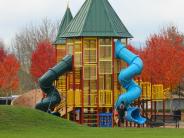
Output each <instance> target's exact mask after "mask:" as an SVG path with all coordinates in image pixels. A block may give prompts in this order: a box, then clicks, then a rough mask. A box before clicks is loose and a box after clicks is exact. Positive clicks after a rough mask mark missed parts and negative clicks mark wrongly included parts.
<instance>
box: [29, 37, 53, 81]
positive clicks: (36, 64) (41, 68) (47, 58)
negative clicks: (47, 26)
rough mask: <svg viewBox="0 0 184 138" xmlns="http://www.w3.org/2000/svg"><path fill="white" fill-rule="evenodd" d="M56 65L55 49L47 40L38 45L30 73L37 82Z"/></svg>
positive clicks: (33, 55)
mask: <svg viewBox="0 0 184 138" xmlns="http://www.w3.org/2000/svg"><path fill="white" fill-rule="evenodd" d="M55 64H56V52H55V48H54V47H53V46H52V45H51V43H50V42H49V41H47V40H44V41H41V42H39V43H38V45H37V48H36V50H35V51H34V52H33V53H32V58H31V68H30V72H31V74H32V76H33V78H34V79H35V81H37V79H38V78H40V77H41V76H42V75H43V74H44V73H45V72H47V70H48V69H49V68H51V67H53V66H54V65H55Z"/></svg>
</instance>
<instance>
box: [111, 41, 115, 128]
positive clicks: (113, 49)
mask: <svg viewBox="0 0 184 138" xmlns="http://www.w3.org/2000/svg"><path fill="white" fill-rule="evenodd" d="M114 53H115V44H114V39H113V38H112V82H111V83H112V127H114V123H115V122H114V104H115V99H114V96H115V95H114V80H115V73H114V66H115V62H114V61H115V56H114V55H115V54H114Z"/></svg>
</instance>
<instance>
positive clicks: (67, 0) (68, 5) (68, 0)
mask: <svg viewBox="0 0 184 138" xmlns="http://www.w3.org/2000/svg"><path fill="white" fill-rule="evenodd" d="M67 8H69V0H67Z"/></svg>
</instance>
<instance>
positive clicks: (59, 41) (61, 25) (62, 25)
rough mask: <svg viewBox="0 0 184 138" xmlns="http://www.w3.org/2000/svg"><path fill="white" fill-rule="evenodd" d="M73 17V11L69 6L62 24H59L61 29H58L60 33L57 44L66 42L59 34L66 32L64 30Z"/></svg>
mask: <svg viewBox="0 0 184 138" xmlns="http://www.w3.org/2000/svg"><path fill="white" fill-rule="evenodd" d="M72 19H73V16H72V13H71V11H70V8H69V7H67V9H66V12H65V14H64V17H63V19H62V21H61V24H60V26H59V31H58V34H57V37H56V41H55V44H62V43H64V42H65V39H63V38H60V37H59V36H60V35H61V34H62V33H63V32H64V30H65V29H66V27H67V26H68V25H69V23H70V22H71V20H72Z"/></svg>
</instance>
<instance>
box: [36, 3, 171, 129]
mask: <svg viewBox="0 0 184 138" xmlns="http://www.w3.org/2000/svg"><path fill="white" fill-rule="evenodd" d="M129 38H132V35H131V34H130V33H129V32H128V30H127V29H126V27H125V26H124V25H123V23H122V22H121V20H120V18H119V17H118V15H117V14H116V13H115V11H114V10H113V8H112V7H111V5H110V3H109V2H108V0H86V1H85V3H84V4H83V6H82V7H81V9H80V10H79V12H78V13H77V15H76V16H75V17H74V18H73V16H72V14H71V11H70V9H69V7H68V8H67V10H66V13H65V15H64V18H63V20H62V22H61V25H60V29H59V32H58V36H57V38H56V41H55V43H54V45H55V47H56V53H57V62H58V65H56V66H55V67H54V68H53V69H51V70H49V72H50V73H48V74H50V76H51V78H52V79H51V81H50V82H47V81H46V82H42V81H40V84H41V88H42V90H45V91H44V92H46V93H47V94H48V97H47V99H45V100H43V101H42V102H43V103H40V105H41V106H40V105H39V104H38V105H37V108H38V109H43V110H44V111H47V110H48V107H53V106H55V105H56V104H57V105H56V107H55V109H54V111H55V112H59V113H60V115H61V116H62V117H64V118H66V119H69V120H72V121H75V122H78V123H80V124H85V125H88V126H93V127H113V126H114V105H115V102H116V101H117V100H118V97H119V96H120V95H121V94H122V93H123V92H125V91H123V88H122V87H121V85H120V84H119V82H118V76H119V73H120V70H121V69H122V68H126V67H127V65H126V63H125V62H123V61H122V60H119V59H116V57H115V54H114V53H115V47H116V46H115V43H114V42H116V41H117V39H119V40H121V43H122V44H124V45H125V46H126V45H127V44H128V39H129ZM65 55H73V57H72V60H70V61H72V64H71V66H72V67H70V68H65V69H64V70H62V69H63V67H61V66H60V64H64V62H63V61H61V60H62V59H63V58H64V57H65ZM56 68H57V69H56ZM71 68H72V71H71ZM55 69H56V70H55ZM60 70H62V71H61V72H60ZM55 71H56V72H55ZM57 71H59V72H57ZM67 71H71V72H67ZM65 72H67V73H65ZM64 73H65V74H64ZM46 74H47V73H46ZM52 74H53V75H52ZM138 74H139V73H138ZM61 75H62V76H61ZM134 75H135V74H134ZM52 76H53V77H52ZM46 77H49V76H43V77H42V78H41V80H43V78H44V80H45V78H46ZM131 77H133V76H131ZM56 79H57V81H56V82H55V87H54V86H52V82H53V81H54V80H56ZM48 83H49V84H48ZM137 83H138V84H139V86H140V87H141V89H142V95H141V97H140V98H138V97H139V96H137V97H136V98H138V99H137V100H136V101H135V102H134V106H137V107H139V108H141V109H142V111H141V112H142V115H144V116H145V117H149V116H151V115H153V114H156V112H157V109H156V102H157V101H163V114H165V107H164V101H165V100H166V99H167V98H169V97H170V95H169V89H164V87H163V85H162V84H151V83H150V82H143V81H141V79H140V78H139V77H138V79H137ZM45 84H46V86H45ZM47 86H49V87H47ZM45 88H46V89H45ZM48 89H49V90H48ZM53 91H56V92H54V94H56V95H57V96H56V100H55V101H54V102H52V97H53ZM57 91H58V92H59V93H60V96H61V98H62V100H61V102H60V103H59V101H60V99H57V98H58V97H59V96H58V94H57ZM136 98H134V99H136ZM131 102H132V101H131ZM134 122H135V121H134ZM136 123H137V122H136ZM136 123H131V122H128V121H126V126H134V127H137V126H140V125H139V124H143V123H139V124H136ZM142 126H144V125H142Z"/></svg>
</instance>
